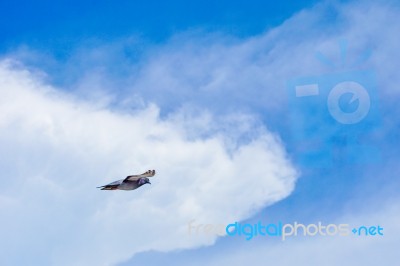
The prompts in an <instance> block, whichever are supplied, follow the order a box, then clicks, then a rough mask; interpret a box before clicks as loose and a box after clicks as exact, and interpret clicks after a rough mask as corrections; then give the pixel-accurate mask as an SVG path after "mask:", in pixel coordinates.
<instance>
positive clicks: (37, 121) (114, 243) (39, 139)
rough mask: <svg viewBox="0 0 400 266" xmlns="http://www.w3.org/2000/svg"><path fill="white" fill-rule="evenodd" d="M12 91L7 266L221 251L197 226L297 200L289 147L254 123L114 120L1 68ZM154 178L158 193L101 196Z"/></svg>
mask: <svg viewBox="0 0 400 266" xmlns="http://www.w3.org/2000/svg"><path fill="white" fill-rule="evenodd" d="M0 91H1V95H2V97H1V98H0V145H1V147H2V149H1V151H0V157H1V158H2V159H1V160H0V167H1V169H2V172H1V174H0V176H1V180H2V187H1V189H0V211H1V213H2V221H1V222H0V224H1V229H0V233H1V234H2V238H3V240H7V241H2V242H1V244H0V250H1V253H3V254H2V256H1V257H2V258H3V259H4V258H5V262H6V264H23V263H26V262H27V261H29V264H35V265H39V264H40V265H49V264H50V265H89V264H90V265H110V264H112V263H116V262H118V261H122V260H125V259H127V258H129V257H131V256H132V255H133V254H134V253H136V252H139V251H145V250H150V249H153V250H162V251H167V250H173V249H176V248H187V247H195V246H198V245H203V244H211V243H213V241H214V240H215V239H213V238H196V237H193V236H188V234H187V223H188V222H189V221H190V220H192V219H196V220H197V221H199V222H204V223H213V222H215V223H216V222H227V221H231V220H241V219H245V218H247V217H249V216H251V214H253V213H254V212H256V211H257V210H259V209H260V208H262V207H264V206H266V205H268V204H272V203H274V202H276V201H278V200H280V199H282V198H284V197H286V196H287V195H289V193H290V192H291V191H292V190H293V188H294V182H295V179H296V172H295V170H294V169H293V167H292V166H291V164H290V162H289V161H288V159H287V158H286V154H285V151H284V149H283V147H282V144H281V143H280V141H279V138H278V137H277V136H275V135H273V134H271V133H269V132H268V131H267V130H266V129H265V128H263V127H262V126H261V125H260V124H258V123H257V122H256V119H255V118H253V117H251V116H248V115H241V114H238V116H232V117H224V118H221V117H215V116H214V115H212V114H211V113H206V112H200V113H199V114H196V112H194V113H193V112H192V113H191V114H189V113H188V111H187V109H185V108H183V109H181V110H180V111H179V112H177V113H175V114H171V115H170V116H169V117H167V118H160V116H159V109H158V107H157V106H156V105H154V104H149V105H147V106H146V107H144V108H138V109H136V110H135V111H128V110H114V111H112V110H110V109H107V108H106V107H104V106H99V105H98V104H96V103H95V102H93V101H90V100H87V101H83V100H80V99H78V98H76V97H75V96H74V95H71V94H68V93H65V92H61V91H59V90H57V89H55V88H53V87H51V86H49V85H46V84H45V83H44V82H43V81H41V79H40V78H38V77H37V75H35V74H34V73H32V72H30V71H28V70H26V68H25V67H24V66H23V65H22V66H21V65H19V66H18V64H16V63H15V62H13V61H12V60H3V61H1V63H0ZM207 128H209V129H207ZM197 129H199V130H197ZM200 130H201V132H200V133H199V131H200ZM243 136H246V137H245V138H244V139H243V138H242V137H243ZM152 168H155V169H156V170H157V175H156V176H155V177H154V178H153V185H151V187H150V186H145V187H142V188H140V189H138V190H137V191H133V192H124V191H119V192H118V191H117V192H115V191H112V192H109V191H99V190H97V189H95V187H96V186H98V185H102V184H106V183H108V182H111V181H114V180H115V179H120V178H123V177H124V176H125V175H127V174H131V173H136V172H141V171H145V170H147V169H152Z"/></svg>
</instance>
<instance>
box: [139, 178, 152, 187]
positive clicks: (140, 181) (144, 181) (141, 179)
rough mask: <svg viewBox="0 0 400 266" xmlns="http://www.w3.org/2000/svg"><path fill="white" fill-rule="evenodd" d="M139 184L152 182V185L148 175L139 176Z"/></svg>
mask: <svg viewBox="0 0 400 266" xmlns="http://www.w3.org/2000/svg"><path fill="white" fill-rule="evenodd" d="M138 184H139V186H142V185H144V184H150V185H151V183H150V180H149V179H148V178H147V177H141V178H139V180H138Z"/></svg>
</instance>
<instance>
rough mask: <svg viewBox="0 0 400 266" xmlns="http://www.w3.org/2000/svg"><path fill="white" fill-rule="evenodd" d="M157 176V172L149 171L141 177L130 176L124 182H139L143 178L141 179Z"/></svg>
mask: <svg viewBox="0 0 400 266" xmlns="http://www.w3.org/2000/svg"><path fill="white" fill-rule="evenodd" d="M155 174H156V171H155V170H148V171H146V172H144V173H143V174H141V175H128V176H127V177H126V178H125V179H124V182H126V181H137V180H139V178H141V177H152V176H154V175H155Z"/></svg>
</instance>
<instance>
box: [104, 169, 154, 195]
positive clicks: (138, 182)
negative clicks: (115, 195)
mask: <svg viewBox="0 0 400 266" xmlns="http://www.w3.org/2000/svg"><path fill="white" fill-rule="evenodd" d="M155 174H156V171H155V170H148V171H147V172H145V173H143V174H141V175H128V176H127V177H126V178H125V179H121V180H118V181H114V182H112V183H110V184H108V185H105V186H101V187H97V188H101V190H117V189H119V190H134V189H137V188H138V187H141V186H143V185H144V184H150V185H151V183H150V180H149V177H152V176H154V175H155Z"/></svg>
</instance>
